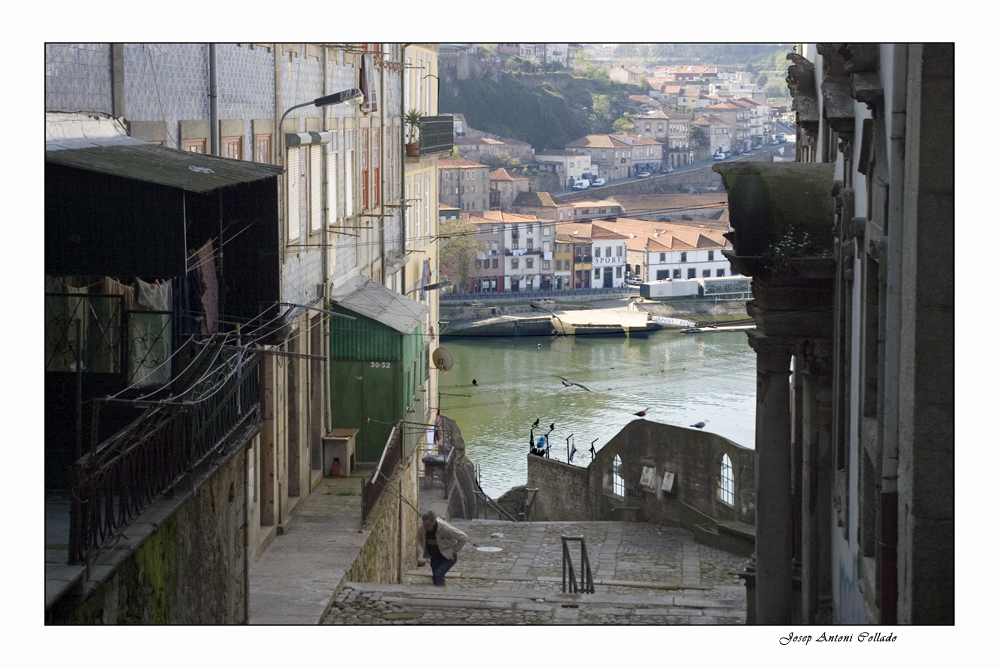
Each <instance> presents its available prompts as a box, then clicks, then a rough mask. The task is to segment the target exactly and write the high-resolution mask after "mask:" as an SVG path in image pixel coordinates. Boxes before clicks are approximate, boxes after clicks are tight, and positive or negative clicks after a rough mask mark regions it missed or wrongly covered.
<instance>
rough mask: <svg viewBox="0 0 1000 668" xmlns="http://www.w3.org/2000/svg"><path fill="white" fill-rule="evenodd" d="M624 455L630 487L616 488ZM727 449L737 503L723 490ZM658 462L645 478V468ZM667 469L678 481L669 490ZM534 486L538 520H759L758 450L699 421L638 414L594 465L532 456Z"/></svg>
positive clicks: (691, 524)
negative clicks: (683, 423) (670, 421)
mask: <svg viewBox="0 0 1000 668" xmlns="http://www.w3.org/2000/svg"><path fill="white" fill-rule="evenodd" d="M616 455H617V456H618V457H620V459H621V469H620V475H621V478H622V482H623V485H622V490H621V491H622V493H621V494H616V493H615V491H614V488H613V477H614V476H613V472H612V466H613V462H614V458H615V456H616ZM723 455H728V456H729V460H730V462H731V464H732V473H733V479H734V483H733V496H734V498H733V503H732V504H730V503H726V502H724V501H722V500H721V499H720V498H719V488H720V471H721V463H722V457H723ZM645 468H649V469H651V470H652V471H651V476H650V479H649V480H647V481H646V484H643V480H642V478H643V470H644V469H645ZM666 473H673V474H674V482H673V486H672V488H671V489H670V490H669V491H664V490H663V480H664V476H665V474H666ZM527 486H528V487H531V488H538V495H537V497H536V500H535V506H534V509H533V510H532V518H531V519H532V520H535V521H556V520H578V521H579V520H609V519H645V520H646V521H649V522H653V523H655V524H663V525H671V526H683V527H685V528H688V529H691V530H693V529H694V528H695V526H696V525H704V524H708V525H710V529H712V530H714V526H712V525H717V524H718V523H722V522H739V523H743V524H747V525H753V524H754V523H755V509H754V452H753V450H750V449H748V448H744V447H742V446H739V445H737V444H735V443H733V442H732V441H730V440H728V439H726V438H723V437H721V436H718V435H716V434H712V433H711V432H705V431H701V430H699V429H693V428H687V427H678V426H674V425H667V424H660V423H658V422H654V421H652V420H633V421H632V422H630V423H629V424H627V425H626V426H625V427H624V428H623V429H622V430H621V431H620V432H618V434H617V435H616V436H615V437H614V438H612V439H611V440H610V441H609V442H608V443H607V444H606V445H605V446H604V447H603V448H601V449H600V450H599V451H598V452H597V455H596V457H595V458H594V461H593V462H591V463H590V464H589V465H588V466H587V467H586V468H584V467H579V466H573V465H571V464H565V463H563V462H557V461H553V460H548V459H543V458H541V457H534V456H528V482H527Z"/></svg>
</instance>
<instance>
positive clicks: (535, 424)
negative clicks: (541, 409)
mask: <svg viewBox="0 0 1000 668" xmlns="http://www.w3.org/2000/svg"><path fill="white" fill-rule="evenodd" d="M540 419H541V418H535V423H534V424H533V425H531V428H532V429H534V428H535V427H537V426H538V421H539V420H540Z"/></svg>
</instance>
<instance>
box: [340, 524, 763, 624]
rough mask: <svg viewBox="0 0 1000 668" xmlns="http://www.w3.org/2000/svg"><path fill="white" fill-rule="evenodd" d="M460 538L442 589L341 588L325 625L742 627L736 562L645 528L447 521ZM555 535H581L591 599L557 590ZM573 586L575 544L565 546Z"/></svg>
mask: <svg viewBox="0 0 1000 668" xmlns="http://www.w3.org/2000/svg"><path fill="white" fill-rule="evenodd" d="M453 524H454V525H455V526H456V527H458V528H460V529H462V530H463V531H465V532H466V533H467V534H468V535H469V543H468V544H467V545H466V547H465V549H463V550H462V552H461V554H460V556H459V560H458V564H456V566H455V567H454V568H453V569H452V571H451V572H449V573H448V576H447V586H446V587H444V588H441V587H434V586H432V585H431V584H430V569H429V567H428V566H424V567H422V568H418V569H417V570H415V571H410V572H409V573H407V574H406V575H405V578H404V583H403V584H393V585H387V584H385V585H383V584H370V583H355V582H348V583H347V584H346V585H345V587H344V588H343V589H342V590H341V592H340V593H339V594H338V596H337V598H336V600H335V601H334V604H333V606H332V607H331V609H330V611H329V613H328V614H327V615H326V617H325V619H324V620H323V623H324V624H331V625H351V624H362V625H367V624H473V625H475V624H484V625H490V624H556V625H573V624H579V625H618V624H634V625H643V624H709V625H712V624H742V623H744V621H745V617H746V595H745V590H744V588H743V586H742V585H741V582H740V580H739V578H738V576H737V573H738V572H739V570H740V569H741V568H742V567H743V565H744V564H745V562H746V559H745V558H744V557H740V556H737V555H734V554H729V553H726V552H723V551H721V550H714V549H711V548H708V547H706V546H703V545H698V544H696V543H695V542H694V538H693V537H692V535H691V534H690V533H689V532H687V531H685V530H683V529H679V528H674V527H663V526H656V525H652V524H646V523H621V522H576V523H563V522H533V523H524V524H521V523H508V522H494V521H483V520H455V521H454V522H453ZM561 536H582V537H583V539H584V541H585V543H586V547H587V554H588V557H589V561H590V567H591V573H592V574H593V579H594V585H595V593H593V594H572V593H566V594H564V593H562V577H563V574H562V569H563V563H562V561H563V559H562V554H563V548H562V540H561ZM570 554H571V558H572V562H573V567H574V569H575V571H576V573H577V578H578V580H579V578H580V574H579V568H580V544H579V543H577V542H571V543H570Z"/></svg>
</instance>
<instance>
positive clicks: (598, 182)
mask: <svg viewBox="0 0 1000 668" xmlns="http://www.w3.org/2000/svg"><path fill="white" fill-rule="evenodd" d="M605 183H607V181H605V180H604V179H594V182H593V183H592V184H591V185H593V186H594V187H595V188H599V187H601V186H603V185H604V184H605Z"/></svg>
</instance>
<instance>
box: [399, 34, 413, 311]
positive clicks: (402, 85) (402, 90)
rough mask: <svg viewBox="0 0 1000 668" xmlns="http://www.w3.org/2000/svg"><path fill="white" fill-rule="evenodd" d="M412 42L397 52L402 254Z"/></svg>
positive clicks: (402, 290) (403, 279) (403, 286)
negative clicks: (399, 69) (399, 68)
mask: <svg viewBox="0 0 1000 668" xmlns="http://www.w3.org/2000/svg"><path fill="white" fill-rule="evenodd" d="M412 45H413V42H407V43H406V44H403V47H402V49H401V50H400V52H399V59H400V61H401V62H402V65H403V69H402V72H401V73H400V75H399V124H400V125H399V149H400V154H399V157H400V160H401V164H400V166H399V201H400V203H401V204H402V206H401V207H399V215H400V219H399V222H400V225H401V226H402V233H401V234H400V235H399V236H400V237H401V238H402V240H403V255H406V230H407V226H406V223H407V220H408V219H409V216H410V211H409V209H408V208H407V203H406V127H405V124H404V123H403V119H404V118H406V77H407V72H406V47H408V46H412ZM399 271H400V274H399V291H400V293H401V294H404V295H405V294H406V265H405V264H404V265H403V268H402V269H400V270H399Z"/></svg>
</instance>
